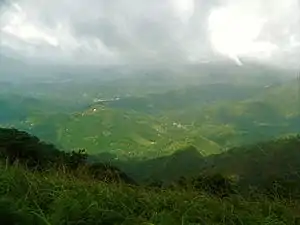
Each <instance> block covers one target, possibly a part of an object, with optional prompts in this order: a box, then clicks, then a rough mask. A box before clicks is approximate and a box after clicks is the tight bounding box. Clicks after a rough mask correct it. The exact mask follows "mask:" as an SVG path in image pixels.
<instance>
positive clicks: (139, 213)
mask: <svg viewBox="0 0 300 225" xmlns="http://www.w3.org/2000/svg"><path fill="white" fill-rule="evenodd" d="M0 187H1V189H0V194H1V197H0V217H1V222H2V223H3V224H7V225H8V224H24V225H26V224H41V225H42V224H43V225H44V224H47V225H50V224H53V225H54V224H55V225H60V224H93V225H95V224H105V225H110V224H111V225H113V224H128V225H134V224H145V225H146V224H148V225H149V224H161V225H169V224H172V225H175V224H178V225H179V224H180V225H182V224H185V225H187V224H214V225H217V224H253V225H257V224H265V225H267V224H272V225H283V224H287V225H293V224H299V222H297V221H298V220H299V216H300V215H299V207H300V204H299V203H298V202H297V201H286V200H282V199H281V200H280V199H275V200H270V199H268V198H266V197H261V198H257V199H244V198H242V197H241V196H238V195H235V196H231V197H229V198H222V199H221V198H218V197H212V196H209V195H205V194H203V193H199V192H196V191H191V190H182V189H178V190H176V189H173V190H171V189H168V190H163V189H149V188H146V187H137V186H135V187H134V186H128V185H125V184H116V183H110V184H107V183H104V182H99V181H95V180H91V179H85V180H84V179H79V178H74V177H72V176H68V175H67V174H64V173H63V172H62V171H52V172H30V171H28V170H24V169H23V168H20V167H17V166H10V167H8V168H5V167H4V166H1V173H0Z"/></svg>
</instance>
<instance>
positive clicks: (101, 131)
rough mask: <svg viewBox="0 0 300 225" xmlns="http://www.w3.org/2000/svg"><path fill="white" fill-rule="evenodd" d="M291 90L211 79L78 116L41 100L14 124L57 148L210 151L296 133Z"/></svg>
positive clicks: (129, 152) (147, 153)
mask: <svg viewBox="0 0 300 225" xmlns="http://www.w3.org/2000/svg"><path fill="white" fill-rule="evenodd" d="M296 94H297V89H296V86H295V85H294V84H289V83H287V84H284V85H277V86H276V85H275V86H271V87H268V88H263V87H257V86H250V85H248V86H245V87H244V86H242V87H240V86H236V85H229V84H227V85H221V84H215V85H207V86H199V87H192V88H186V89H183V90H178V91H171V92H167V93H164V94H153V95H147V96H144V97H140V98H138V97H136V98H125V99H124V100H121V101H116V102H112V103H108V105H107V106H105V107H103V106H101V105H93V106H91V107H90V108H89V109H87V110H79V111H80V113H76V114H73V113H71V112H67V111H66V112H64V108H68V105H64V103H63V102H61V103H59V102H58V103H57V104H56V105H55V104H52V103H53V102H49V104H50V103H51V104H50V105H48V106H47V101H46V102H43V103H42V104H41V103H38V105H40V106H41V107H40V108H41V111H38V110H37V106H35V107H32V108H33V109H32V110H31V111H29V112H27V111H26V112H25V113H23V114H22V115H21V116H22V118H21V119H19V120H22V119H23V121H22V122H21V123H20V122H16V121H15V120H13V121H12V122H11V124H13V125H16V127H17V128H20V129H23V130H26V131H29V132H31V133H33V134H36V135H38V136H39V137H41V138H42V139H44V140H47V141H51V142H53V143H55V144H56V145H57V146H59V147H61V148H64V149H71V148H86V149H87V150H88V152H89V153H92V154H93V153H101V152H104V151H109V152H111V153H113V154H116V155H118V156H121V157H124V156H138V157H148V158H153V157H158V156H163V155H169V154H172V153H173V152H175V151H176V150H177V149H181V148H183V147H186V146H188V145H194V146H196V147H197V148H198V149H199V151H200V152H201V154H203V155H210V154H214V153H220V152H221V151H222V149H221V148H220V146H222V147H224V148H229V147H232V146H236V145H241V144H247V143H253V142H256V141H261V140H269V139H272V138H275V137H278V136H281V135H286V134H290V133H297V132H300V130H299V129H300V128H299V127H300V126H299V124H298V121H297V120H296V119H295V118H296V116H297V115H296V112H297V104H296V99H297V98H296V97H297V96H296ZM33 105H34V104H33ZM15 108H16V107H15ZM15 108H14V112H16V109H15ZM25 108H26V107H25ZM93 108H97V111H96V112H93ZM55 110H56V111H55ZM10 111H12V110H10ZM21 112H22V111H21ZM17 114H18V113H17ZM7 115H13V114H11V113H10V114H9V113H7ZM23 117H26V118H25V119H24V118H23ZM173 123H176V124H175V125H174V124H173ZM137 149H138V150H137Z"/></svg>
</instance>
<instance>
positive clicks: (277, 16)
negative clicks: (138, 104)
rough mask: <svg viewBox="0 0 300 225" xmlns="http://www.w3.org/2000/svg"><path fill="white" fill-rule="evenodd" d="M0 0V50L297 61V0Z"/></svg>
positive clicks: (103, 60) (52, 57) (45, 55)
mask: <svg viewBox="0 0 300 225" xmlns="http://www.w3.org/2000/svg"><path fill="white" fill-rule="evenodd" d="M1 1H2V3H0V4H1V7H0V10H1V15H0V16H1V17H0V54H2V55H10V56H14V55H18V56H21V57H24V58H26V59H30V60H36V61H37V60H38V61H43V62H60V63H71V64H72V63H76V64H79V63H83V64H124V63H128V64H133V63H135V64H136V63H137V64H138V63H141V64H142V63H150V62H151V63H189V62H192V63H198V62H204V61H209V60H215V59H216V58H217V57H218V56H223V57H224V56H225V57H228V58H230V59H231V60H233V61H234V62H236V63H237V64H241V61H240V58H243V57H249V58H252V59H255V60H258V61H259V62H265V63H274V64H278V63H280V64H282V65H285V66H286V67H289V66H297V64H298V63H299V64H300V61H299V59H300V7H299V5H300V3H299V1H300V0H17V1H11V2H10V1H6V2H5V3H4V2H3V0H0V2H1Z"/></svg>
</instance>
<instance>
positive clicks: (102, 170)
mask: <svg viewBox="0 0 300 225" xmlns="http://www.w3.org/2000/svg"><path fill="white" fill-rule="evenodd" d="M88 171H89V174H90V175H91V176H92V177H93V178H94V179H96V180H101V181H105V182H108V183H112V182H114V183H118V182H124V183H127V184H136V182H135V181H134V180H133V179H131V178H130V177H129V176H127V175H126V174H125V173H124V172H122V171H121V170H120V169H118V168H117V167H115V166H111V165H106V164H103V163H94V164H91V165H89V166H88Z"/></svg>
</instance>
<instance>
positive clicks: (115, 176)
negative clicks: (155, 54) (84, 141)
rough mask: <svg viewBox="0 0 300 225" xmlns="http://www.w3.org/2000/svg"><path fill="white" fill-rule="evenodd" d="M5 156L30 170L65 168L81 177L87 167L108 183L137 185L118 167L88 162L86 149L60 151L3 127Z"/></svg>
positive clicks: (0, 145)
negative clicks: (79, 172) (78, 173)
mask: <svg viewBox="0 0 300 225" xmlns="http://www.w3.org/2000/svg"><path fill="white" fill-rule="evenodd" d="M0 153H1V158H2V159H3V160H4V159H6V162H8V163H9V164H10V165H11V164H13V163H14V162H16V161H18V162H19V163H21V164H23V165H25V166H26V167H27V168H30V169H33V168H34V169H38V170H48V169H51V168H57V169H58V168H62V167H63V168H64V169H65V170H67V172H72V173H73V174H74V175H76V176H77V172H78V171H77V170H81V169H86V170H87V173H88V175H89V176H91V177H93V178H94V179H96V180H102V181H106V182H125V183H130V184H135V182H134V180H132V179H131V178H130V177H128V176H127V175H126V174H125V173H124V172H122V171H120V170H119V169H118V168H116V167H114V166H111V165H106V164H103V163H88V161H87V159H88V154H87V153H86V151H85V150H84V149H80V150H78V151H71V152H63V151H60V150H58V149H57V148H56V147H55V146H54V145H51V144H47V143H45V142H42V141H40V140H39V139H38V138H37V137H35V136H32V135H29V134H28V133H26V132H24V131H19V130H17V129H5V128H0Z"/></svg>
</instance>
